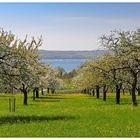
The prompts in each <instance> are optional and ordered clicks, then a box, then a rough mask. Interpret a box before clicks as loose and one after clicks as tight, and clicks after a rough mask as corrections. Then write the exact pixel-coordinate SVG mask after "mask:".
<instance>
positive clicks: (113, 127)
mask: <svg viewBox="0 0 140 140" xmlns="http://www.w3.org/2000/svg"><path fill="white" fill-rule="evenodd" d="M9 98H16V112H10V111H9V104H8V101H9ZM137 100H138V106H137V107H133V106H132V105H131V97H130V95H129V94H125V95H121V103H120V105H116V104H115V94H113V93H108V94H107V101H106V102H105V101H102V97H100V99H96V97H93V96H90V95H87V94H45V95H42V96H41V95H40V98H38V99H36V100H35V101H33V100H32V94H29V97H28V105H27V106H25V105H23V94H0V137H140V96H137Z"/></svg>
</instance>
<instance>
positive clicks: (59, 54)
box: [39, 50, 110, 59]
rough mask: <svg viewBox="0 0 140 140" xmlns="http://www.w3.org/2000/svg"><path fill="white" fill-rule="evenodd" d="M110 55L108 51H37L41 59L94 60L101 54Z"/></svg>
mask: <svg viewBox="0 0 140 140" xmlns="http://www.w3.org/2000/svg"><path fill="white" fill-rule="evenodd" d="M107 53H110V52H109V51H108V50H93V51H47V50H39V55H40V57H41V58H42V59H95V58H97V57H98V56H101V55H103V54H107Z"/></svg>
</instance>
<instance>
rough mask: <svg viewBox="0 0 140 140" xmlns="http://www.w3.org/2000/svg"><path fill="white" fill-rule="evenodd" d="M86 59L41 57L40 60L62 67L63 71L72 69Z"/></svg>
mask: <svg viewBox="0 0 140 140" xmlns="http://www.w3.org/2000/svg"><path fill="white" fill-rule="evenodd" d="M87 60H88V59H42V62H44V63H47V64H50V65H51V66H52V67H54V68H56V67H63V68H64V69H65V71H67V72H70V71H72V70H73V69H75V68H77V67H79V66H81V65H82V64H84V63H85V62H86V61H87Z"/></svg>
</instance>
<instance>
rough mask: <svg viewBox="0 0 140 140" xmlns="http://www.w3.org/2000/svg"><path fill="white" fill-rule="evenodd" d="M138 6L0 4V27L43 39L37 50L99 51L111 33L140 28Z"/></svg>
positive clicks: (112, 4) (18, 33) (19, 35)
mask: <svg viewBox="0 0 140 140" xmlns="http://www.w3.org/2000/svg"><path fill="white" fill-rule="evenodd" d="M139 25H140V3H62V2H61V3H0V27H3V28H4V29H5V30H7V31H9V30H11V31H12V32H13V33H14V34H15V35H16V36H18V37H19V38H21V39H23V38H24V37H25V36H26V34H28V36H29V38H31V37H32V36H35V37H39V36H40V35H42V36H43V45H42V47H40V49H46V50H94V49H101V46H100V43H99V37H100V36H102V35H103V34H109V32H110V31H111V30H114V29H118V30H135V29H136V28H138V27H140V26H139Z"/></svg>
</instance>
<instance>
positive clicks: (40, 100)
mask: <svg viewBox="0 0 140 140" xmlns="http://www.w3.org/2000/svg"><path fill="white" fill-rule="evenodd" d="M35 102H60V100H53V99H52V100H42V99H39V100H35Z"/></svg>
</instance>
